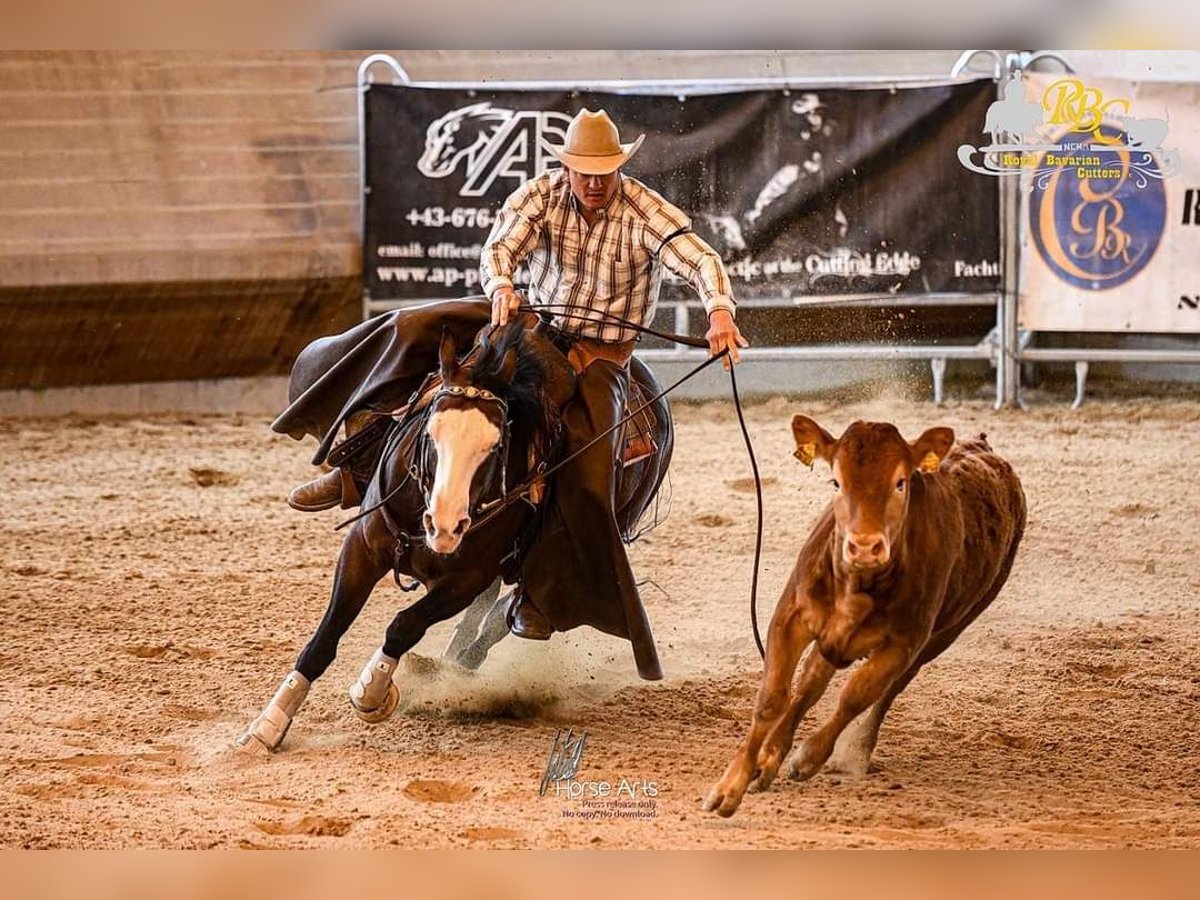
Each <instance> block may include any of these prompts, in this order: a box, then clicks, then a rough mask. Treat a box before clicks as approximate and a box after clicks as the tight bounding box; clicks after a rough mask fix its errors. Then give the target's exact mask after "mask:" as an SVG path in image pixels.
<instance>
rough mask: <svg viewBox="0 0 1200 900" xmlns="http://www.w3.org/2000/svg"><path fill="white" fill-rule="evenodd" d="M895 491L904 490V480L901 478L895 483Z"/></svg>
mask: <svg viewBox="0 0 1200 900" xmlns="http://www.w3.org/2000/svg"><path fill="white" fill-rule="evenodd" d="M896 490H898V491H902V490H904V479H903V478H901V479H900V480H899V481H897V482H896Z"/></svg>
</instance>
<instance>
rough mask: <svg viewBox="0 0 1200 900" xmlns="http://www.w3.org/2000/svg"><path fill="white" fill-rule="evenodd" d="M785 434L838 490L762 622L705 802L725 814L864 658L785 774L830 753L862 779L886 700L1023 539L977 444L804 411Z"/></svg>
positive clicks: (962, 617) (1008, 565) (983, 597)
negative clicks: (738, 738)
mask: <svg viewBox="0 0 1200 900" xmlns="http://www.w3.org/2000/svg"><path fill="white" fill-rule="evenodd" d="M792 432H793V434H794V436H795V438H796V456H797V457H799V458H800V459H801V461H803V462H805V463H807V464H808V465H809V466H811V465H812V463H813V460H814V459H815V458H818V457H819V458H820V459H823V460H825V462H827V463H828V464H829V467H830V468H831V469H832V471H833V480H832V482H831V483H832V485H833V488H834V491H835V492H836V493H835V496H834V499H833V502H832V503H830V504H829V506H828V507H827V508H826V509H825V511H824V513H822V515H821V518H820V520H819V521H818V522H817V524H816V527H815V528H814V529H813V531H812V534H811V535H809V538H808V541H807V542H806V543H805V545H804V549H802V550H801V551H800V555H799V557H798V558H797V560H796V566H795V568H794V569H793V571H792V576H791V578H790V579H789V580H788V583H787V586H786V587H785V588H784V590H783V596H782V597H780V599H779V604H778V606H776V608H775V614H774V616H773V617H772V619H771V627H770V631H769V632H768V635H767V654H766V662H765V669H764V672H763V680H762V685H761V686H760V688H759V692H758V701H757V704H756V706H755V710H754V718H753V721H752V723H751V725H750V734H749V735H747V737H746V740H745V742H744V743H743V744H742V746H741V747H740V748H739V749H738V751H737V753H736V754H735V755H734V757H733V760H732V761H731V762H730V763H729V767H728V768H727V769H726V770H725V774H724V776H722V778H721V780H720V781H719V782H718V783H717V785H716V786H715V787H714V788H713V789H712V790H711V791H710V792H709V794H708V796H707V797H706V798H705V800H704V804H703V806H704V809H705V810H710V811H711V810H715V811H716V812H718V813H719V814H721V815H723V816H729V815H732V814H733V812H734V811H735V810H736V809H737V808H738V805H739V804H740V803H741V801H742V796H743V795H744V794H745V792H746V790H747V788H748V787H749V788H751V789H753V790H766V789H767V788H768V787H769V786H770V785H771V782H772V781H773V780H774V778H775V776H776V774H777V773H778V772H779V766H780V764H781V763H782V762H783V760H784V757H786V756H787V754H788V751H789V750H791V747H792V739H793V737H794V736H795V732H796V727H797V726H798V725H799V724H800V720H801V719H802V718H803V717H804V714H805V713H806V712H807V711H808V710H809V709H810V708H811V707H812V706H813V704H815V703H816V702H817V700H819V699H820V698H821V695H822V694H823V693H824V691H825V688H826V687H827V686H828V684H829V680H830V678H831V677H832V676H833V673H834V671H835V670H836V669H840V668H844V667H846V666H849V665H850V664H851V663H852V662H854V661H855V660H859V659H863V658H864V657H865V659H866V661H865V662H864V663H863V664H862V665H861V666H860V667H859V668H857V669H856V670H855V671H854V672H853V673H851V674H850V675H849V677H848V679H847V681H846V684H845V686H844V687H843V688H842V692H841V695H840V696H839V697H838V702H837V708H836V710H835V711H834V713H833V715H832V716H831V717H830V718H829V721H827V722H826V723H825V724H824V725H823V726H821V728H819V729H818V730H817V731H816V732H814V733H813V734H812V735H810V736H809V737H808V738H807V739H806V740H805V741H804V742H803V743H802V744H801V745H800V749H799V750H798V751H797V752H796V754H795V755H794V757H793V759H792V762H791V765H790V766H789V774H790V775H791V777H792V778H795V779H801V780H802V779H807V778H811V777H812V776H813V775H815V774H816V773H817V771H818V770H820V768H821V767H822V766H823V765H824V764H825V762H826V760H828V759H829V757H830V755H831V754H834V752H835V749H836V754H837V755H836V757H835V760H836V762H837V763H838V764H839V767H840V768H842V769H843V770H844V771H848V772H851V773H854V774H865V773H866V771H867V766H868V765H869V764H870V761H871V753H872V752H873V751H874V749H875V742H876V741H877V740H878V738H879V726H880V725H881V724H882V723H883V717H884V716H885V715H887V711H888V708H889V707H890V706H891V705H892V701H893V700H895V699H896V697H897V696H898V695H899V694H900V692H901V691H903V690H904V688H905V687H906V686H907V685H908V683H909V682H910V681H912V679H913V676H915V675H916V674H917V672H918V671H920V668H921V666H923V665H925V663H927V662H929V661H930V660H931V659H933V658H934V657H936V656H937V655H938V654H939V653H941V652H942V651H943V650H945V649H946V648H947V647H949V646H950V645H951V644H952V643H953V642H954V639H955V638H957V637H958V636H959V634H961V633H962V631H963V629H964V628H966V627H967V625H969V624H970V623H971V622H972V621H973V620H974V619H975V617H976V616H978V615H979V614H980V613H981V612H983V610H984V609H986V608H987V606H988V604H990V603H991V602H992V600H993V599H995V597H996V594H997V593H999V591H1000V588H1001V586H1003V584H1004V582H1005V580H1006V579H1007V578H1008V573H1009V571H1010V570H1011V569H1012V563H1013V557H1014V556H1015V555H1016V552H1017V546H1018V544H1020V542H1021V535H1022V534H1023V533H1024V531H1025V495H1024V493H1023V492H1022V490H1021V483H1020V481H1019V480H1018V479H1017V476H1016V474H1015V473H1014V472H1013V470H1012V467H1011V466H1010V465H1009V464H1008V463H1007V462H1005V461H1004V460H1003V459H1001V458H1000V457H999V456H997V455H996V454H995V453H993V452H992V448H991V447H989V446H988V444H987V440H986V437H985V436H984V435H980V436H979V437H978V438H976V439H974V440H971V441H967V442H965V443H959V444H954V432H953V431H951V430H950V429H949V428H930V429H929V430H928V431H926V432H925V433H924V434H922V435H921V436H920V437H919V438H917V439H916V440H915V441H911V442H909V441H905V440H904V439H903V438H902V437H901V436H900V432H899V431H897V430H896V427H895V426H894V425H889V424H885V423H879V422H855V423H854V424H853V425H851V426H850V427H849V428H847V429H846V432H845V434H843V435H842V436H841V437H840V438H837V439H836V440H835V439H834V438H833V437H831V436H830V435H829V433H828V432H826V431H825V430H824V429H823V428H821V426H820V425H818V424H817V423H816V422H814V421H813V420H812V419H810V418H808V417H807V416H796V417H795V418H794V419H793V420H792ZM810 644H815V646H814V647H813V650H812V652H810V653H809V654H808V656H807V657H806V658H805V660H804V664H803V666H802V667H801V670H800V676H799V679H798V680H797V683H796V685H795V690H794V691H792V692H791V695H790V696H789V688H790V687H791V682H792V677H793V675H794V674H795V671H796V667H797V665H798V664H799V663H800V658H801V654H802V653H803V652H804V650H805V648H807V647H808V646H809V645H810ZM856 720H857V721H856ZM851 722H854V727H853V728H852V729H850V730H848V731H846V733H845V734H843V730H845V729H846V727H847V726H848V725H850V724H851ZM839 738H840V739H839Z"/></svg>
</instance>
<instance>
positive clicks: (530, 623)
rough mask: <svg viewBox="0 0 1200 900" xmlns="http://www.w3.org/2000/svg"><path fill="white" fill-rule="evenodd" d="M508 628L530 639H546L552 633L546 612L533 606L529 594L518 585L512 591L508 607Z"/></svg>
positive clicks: (517, 634) (552, 628)
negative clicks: (510, 602)
mask: <svg viewBox="0 0 1200 900" xmlns="http://www.w3.org/2000/svg"><path fill="white" fill-rule="evenodd" d="M508 630H509V631H511V632H512V633H513V634H515V635H516V636H517V637H523V638H525V639H526V640H530V641H548V640H550V635H552V634H554V627H553V626H552V625H551V624H550V620H549V619H547V618H546V614H545V613H543V612H542V611H541V610H540V609H538V608H537V607H536V606H534V604H533V601H532V600H530V599H529V595H527V594H526V593H525V592H524V591H523V590H521V589H520V588H519V587H518V588H517V589H516V590H515V591H513V594H512V604H511V605H510V606H509V607H508Z"/></svg>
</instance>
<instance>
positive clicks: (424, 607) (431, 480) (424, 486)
mask: <svg viewBox="0 0 1200 900" xmlns="http://www.w3.org/2000/svg"><path fill="white" fill-rule="evenodd" d="M439 360H440V364H439V368H438V371H437V373H436V374H431V376H430V377H429V378H427V379H426V381H425V384H423V385H422V387H421V388H420V389H418V391H417V393H416V394H415V395H414V397H413V399H412V400H410V402H409V404H408V407H407V408H406V411H405V413H404V414H403V415H402V416H400V417H399V420H398V421H397V422H396V423H395V424H394V425H393V426H392V427H391V430H390V431H389V433H388V436H387V438H386V440H385V441H384V444H383V449H382V451H381V454H380V458H379V462H378V464H377V467H376V470H375V476H374V477H373V479H372V481H371V483H370V485H369V486H368V487H367V490H366V492H365V494H364V497H363V502H362V509H363V510H364V511H365V512H366V514H365V515H363V514H361V513H360V516H361V517H360V518H358V520H357V521H355V522H354V523H353V525H352V526H351V527H350V530H349V532H348V533H347V535H346V538H345V540H344V542H343V544H342V549H341V553H340V555H339V557H338V561H337V566H336V568H335V570H334V577H333V587H332V591H331V596H330V600H329V606H328V608H327V609H326V612H325V616H324V618H323V619H322V620H321V623H320V625H318V626H317V630H316V632H315V633H314V634H313V636H312V638H311V639H310V640H309V642H308V644H307V645H306V646H305V647H304V649H303V650H302V651H301V653H300V656H299V658H298V659H297V661H296V667H295V669H294V670H293V671H292V672H291V673H290V674H288V676H287V677H286V678H284V680H283V682H282V684H281V685H280V687H279V689H278V690H277V691H276V693H275V695H274V697H273V698H272V699H271V701H270V702H269V703H268V704H267V706H266V707H265V708H264V709H263V711H262V713H260V714H259V715H258V717H257V718H255V719H254V720H253V721H252V722H251V723H250V725H249V727H248V728H247V729H246V731H245V732H244V733H243V734H242V735H241V736H240V737H239V738H238V740H237V744H238V746H239V747H241V748H242V749H244V750H247V751H250V752H259V753H261V752H268V751H273V750H276V749H278V748H279V745H280V744H281V743H282V741H283V738H284V735H285V734H286V733H287V731H288V729H289V728H290V726H291V723H292V719H293V717H294V716H295V715H296V712H297V710H299V708H300V705H301V704H302V703H303V701H304V699H305V697H306V696H307V694H308V691H309V688H310V686H311V684H312V682H314V681H316V680H317V679H318V678H320V677H321V675H322V674H324V673H325V671H326V670H327V669H328V668H329V666H330V664H331V663H332V662H333V660H334V657H335V655H336V653H337V645H338V641H339V640H340V639H341V637H342V636H343V635H344V634H345V633H346V631H347V629H349V627H350V626H351V624H353V622H354V620H355V619H356V618H357V617H358V614H359V612H361V610H362V608H363V606H364V605H365V604H366V602H367V599H368V597H370V595H371V593H372V591H373V590H374V588H375V586H376V584H378V583H379V581H380V580H381V579H382V578H384V576H386V575H387V574H388V573H389V572H391V573H395V575H396V578H397V581H398V582H399V580H400V576H401V575H404V576H408V577H409V578H412V579H415V580H416V581H417V582H420V583H421V584H423V585H424V586H425V588H426V593H425V594H424V596H422V597H421V598H420V599H418V600H417V601H416V602H415V603H413V604H411V605H410V606H407V607H405V608H404V609H402V610H400V611H399V612H398V613H397V614H396V616H395V618H394V619H393V620H392V622H391V624H390V625H389V626H388V628H387V631H386V634H385V637H384V641H383V644H382V646H380V648H379V649H378V650H376V652H375V654H374V655H373V656H372V657H371V659H370V661H369V662H368V663H367V665H366V667H365V668H364V669H363V671H362V674H361V675H360V677H359V679H358V681H357V682H356V683H355V684H354V686H353V687H352V688H351V690H350V701H351V704H352V706H353V707H354V710H355V712H356V713H357V715H358V716H359V718H361V719H363V721H366V722H369V723H377V722H382V721H384V720H386V719H387V718H389V717H390V716H391V715H392V713H393V712H395V710H396V708H397V706H398V704H399V691H398V689H397V688H396V686H395V684H394V683H393V681H392V675H393V673H394V672H395V669H396V667H397V665H398V663H399V660H400V658H401V657H402V656H403V655H404V654H405V653H406V652H408V651H409V650H410V649H412V647H414V646H415V645H416V644H417V642H418V641H420V640H421V638H422V637H424V635H425V633H426V631H427V630H428V629H429V627H430V626H432V625H434V624H436V623H438V622H442V621H445V620H446V619H449V618H451V617H452V616H455V615H458V614H459V613H462V612H463V611H464V610H466V609H467V608H468V607H469V606H471V605H472V601H474V600H475V599H476V598H477V597H480V596H481V595H482V594H484V592H485V591H487V590H488V589H489V587H490V586H492V585H494V584H495V583H497V580H498V579H499V578H504V580H506V581H514V580H516V575H517V571H518V569H517V557H518V553H519V549H520V544H521V542H522V540H523V539H525V538H527V537H528V535H529V529H530V528H531V527H536V522H537V519H536V512H535V509H534V508H533V505H534V504H533V502H525V501H524V500H522V501H520V502H509V501H510V500H511V499H512V498H511V494H510V492H512V491H513V490H514V488H516V487H517V486H521V485H525V484H526V483H527V482H528V481H529V480H530V479H531V478H536V476H537V475H538V473H539V472H542V471H545V470H546V468H547V463H552V462H553V460H554V458H555V456H556V446H555V445H556V443H557V438H558V436H559V434H558V432H559V428H560V426H559V422H560V415H561V411H562V409H563V407H564V406H565V404H566V403H567V402H568V401H569V400H570V398H571V396H572V395H573V393H574V391H575V382H576V376H575V371H574V369H573V368H572V367H571V365H570V363H569V362H568V361H567V358H566V356H565V355H564V354H563V352H562V351H561V350H560V349H559V348H558V347H557V346H556V345H555V343H554V341H553V336H552V334H551V332H550V329H549V326H547V324H546V323H545V322H544V321H543V320H541V319H539V318H538V317H537V316H536V315H531V314H524V315H521V316H518V317H516V318H515V319H514V320H513V321H511V322H510V323H508V324H507V325H504V326H500V327H489V328H485V329H484V330H483V331H482V332H481V333H480V335H479V338H478V339H477V341H476V343H475V345H474V346H473V348H472V349H471V351H470V352H469V353H468V355H467V356H466V358H465V359H463V360H462V361H460V360H459V359H458V357H457V354H456V348H455V346H454V341H453V338H452V337H451V336H450V335H449V333H448V332H447V333H444V334H443V335H442V339H441V345H440V348H439ZM630 367H631V369H630V375H631V379H632V380H634V381H636V382H637V383H638V384H639V385H640V386H641V388H642V390H643V391H644V392H645V395H646V396H647V397H655V396H657V395H658V394H659V393H660V392H661V388H660V386H659V384H658V381H657V380H656V379H655V377H654V374H653V373H652V372H651V371H650V369H649V368H648V367H647V366H646V365H645V363H643V362H642V361H641V360H639V359H637V358H636V357H635V358H634V359H633V360H632V361H631V363H630ZM651 408H652V409H653V412H654V418H655V419H656V433H655V435H654V440H655V443H656V444H657V446H658V451H657V452H656V453H654V454H652V455H649V456H646V457H645V458H642V459H640V460H638V461H637V462H634V463H632V464H630V465H627V466H623V467H622V468H621V471H620V473H619V477H618V483H617V499H616V511H617V522H618V524H619V525H620V527H621V531H622V534H624V535H626V536H627V537H629V536H630V535H632V534H633V532H634V529H635V528H636V526H637V523H638V521H639V520H640V519H641V517H642V514H643V512H644V511H645V510H646V508H647V507H648V506H649V504H650V502H651V500H652V499H653V498H654V496H655V494H656V493H657V491H658V489H659V486H660V485H661V484H662V481H663V478H664V477H665V475H666V472H667V468H668V466H669V465H670V462H671V455H672V451H673V448H674V431H673V426H672V423H671V415H670V408H669V406H668V404H667V402H666V398H665V397H660V398H658V399H657V400H655V401H654V403H653V404H652V407H651ZM615 464H616V465H617V466H621V465H622V464H621V462H620V461H617V462H616V463H615ZM493 596H494V595H493ZM472 611H474V610H472ZM479 618H480V617H479V616H476V617H475V618H474V620H473V624H474V626H475V627H478V620H479ZM493 618H494V617H493ZM481 631H482V629H481ZM492 632H493V634H492V636H491V637H490V638H485V637H484V636H483V635H482V634H481V636H480V637H478V638H475V640H474V642H475V644H478V643H479V642H481V641H485V640H486V641H487V642H488V645H489V646H490V643H494V641H495V640H496V635H495V633H494V632H495V629H492ZM501 634H503V632H501ZM471 636H472V637H474V635H473V634H472V635H471ZM456 640H458V637H457V636H456ZM452 646H453V645H452ZM458 649H459V651H460V653H459V659H460V660H463V661H470V660H471V659H472V658H473V659H474V664H475V665H477V664H478V662H481V661H482V655H481V651H480V648H479V647H478V646H470V645H469V644H467V643H466V642H462V641H459V648H458ZM482 653H486V647H485V648H483V650H482ZM468 664H469V662H468Z"/></svg>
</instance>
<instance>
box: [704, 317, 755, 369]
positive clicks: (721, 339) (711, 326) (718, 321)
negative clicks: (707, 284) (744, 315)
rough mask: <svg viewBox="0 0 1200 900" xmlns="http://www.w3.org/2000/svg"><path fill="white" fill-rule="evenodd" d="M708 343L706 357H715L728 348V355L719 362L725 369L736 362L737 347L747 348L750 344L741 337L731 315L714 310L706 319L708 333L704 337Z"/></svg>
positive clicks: (737, 359)
mask: <svg viewBox="0 0 1200 900" xmlns="http://www.w3.org/2000/svg"><path fill="white" fill-rule="evenodd" d="M704 339H705V340H707V341H708V355H709V356H716V355H717V354H718V353H720V352H721V351H722V350H724V349H726V348H728V349H729V355H728V356H726V357H725V358H724V359H723V360H721V362H722V364H723V365H724V366H725V368H726V369H728V368H729V365H730V362H734V363H736V362H738V361H739V359H740V357H739V356H738V347H749V346H750V342H749V341H748V340H746V339H745V338H744V337H742V333H741V332H740V331H739V330H738V327H737V323H736V322H734V321H733V313H731V312H730V311H729V310H727V309H714V310H713V311H712V314H711V315H710V316H709V317H708V333H707V334H705V335H704Z"/></svg>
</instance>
